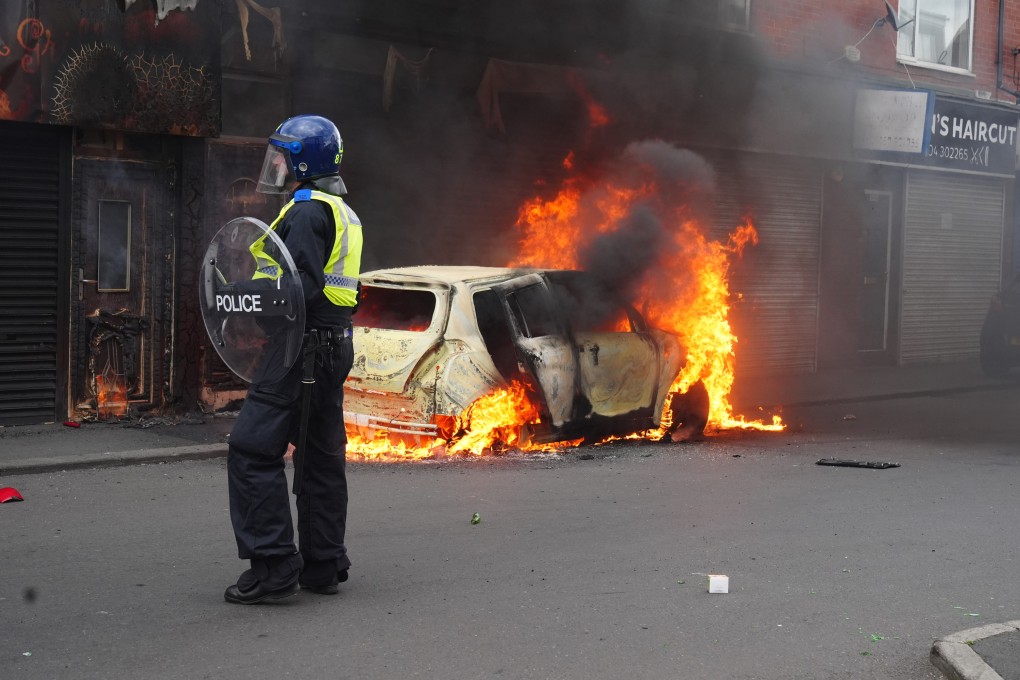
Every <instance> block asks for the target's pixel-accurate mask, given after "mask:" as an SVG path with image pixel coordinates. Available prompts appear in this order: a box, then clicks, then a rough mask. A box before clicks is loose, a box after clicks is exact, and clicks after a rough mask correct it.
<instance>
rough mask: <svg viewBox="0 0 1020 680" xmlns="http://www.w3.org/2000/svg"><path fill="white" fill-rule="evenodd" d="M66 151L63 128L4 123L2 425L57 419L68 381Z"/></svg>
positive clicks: (0, 128) (0, 149) (0, 182)
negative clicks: (63, 215)
mask: <svg viewBox="0 0 1020 680" xmlns="http://www.w3.org/2000/svg"><path fill="white" fill-rule="evenodd" d="M60 158H61V135H60V130H59V129H55V128H51V127H45V126H35V125H15V124H10V125H0V425H17V424H28V423H41V422H46V421H52V420H54V419H55V418H56V409H57V403H58V392H59V390H58V385H61V384H63V383H64V379H63V378H62V377H61V376H59V375H58V374H59V371H58V365H59V361H58V349H59V348H60V347H61V346H63V342H62V339H61V333H60V329H61V328H64V329H66V319H62V318H60V316H59V315H58V310H59V309H60V308H61V300H60V297H61V290H60V281H61V280H62V277H61V271H60V267H61V260H60V253H61V252H63V251H62V248H61V241H60V234H61V219H60V195H61V181H60ZM63 295H64V297H66V291H64V292H63ZM64 316H66V313H65V315H64ZM65 334H66V332H65Z"/></svg>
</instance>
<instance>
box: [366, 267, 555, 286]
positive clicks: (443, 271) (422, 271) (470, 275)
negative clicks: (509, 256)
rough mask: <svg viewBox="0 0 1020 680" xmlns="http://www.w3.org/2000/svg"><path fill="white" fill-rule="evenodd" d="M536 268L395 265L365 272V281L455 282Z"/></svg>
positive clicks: (505, 276)
mask: <svg viewBox="0 0 1020 680" xmlns="http://www.w3.org/2000/svg"><path fill="white" fill-rule="evenodd" d="M533 271H545V270H536V269H510V268H508V267H476V266H469V265H425V266H419V267H393V268H391V269H376V270H375V271H371V272H364V273H363V274H362V275H361V278H362V279H363V280H365V281H368V282H371V281H373V280H376V281H402V282H415V283H445V284H454V283H460V282H472V281H493V280H496V281H498V280H505V279H510V278H513V277H514V276H520V275H521V274H527V273H528V272H533Z"/></svg>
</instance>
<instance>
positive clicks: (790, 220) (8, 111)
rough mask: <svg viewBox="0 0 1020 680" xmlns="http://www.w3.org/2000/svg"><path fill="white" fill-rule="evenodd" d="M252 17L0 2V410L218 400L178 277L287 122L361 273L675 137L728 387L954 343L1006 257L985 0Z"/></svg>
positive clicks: (1002, 44) (1017, 83)
mask: <svg viewBox="0 0 1020 680" xmlns="http://www.w3.org/2000/svg"><path fill="white" fill-rule="evenodd" d="M273 4H274V6H273V7H267V6H265V5H264V4H262V3H259V2H256V1H255V0H240V1H239V2H234V1H231V2H224V1H222V0H153V2H125V3H114V2H105V1H103V0H92V1H89V2H77V1H74V2H72V1H70V0H35V1H29V0H22V1H16V2H8V3H5V4H4V6H3V9H0V40H2V42H0V179H2V181H0V259H2V264H3V266H2V267H0V277H3V283H5V284H6V285H4V286H2V287H0V425H9V424H19V423H39V422H50V421H60V420H64V419H67V418H103V417H109V416H123V415H139V414H142V413H146V412H162V411H165V410H167V409H182V410H190V409H194V408H203V409H221V408H230V407H231V406H232V404H233V403H234V402H235V400H237V399H239V398H240V397H241V396H243V388H244V385H243V384H240V383H239V382H238V380H237V379H236V378H234V377H233V376H232V375H231V374H230V372H229V371H228V370H227V369H226V368H225V367H224V366H223V365H222V363H221V362H220V361H219V360H218V358H217V357H216V355H215V352H213V351H212V350H211V349H210V348H208V347H207V346H206V335H205V331H204V327H203V325H202V320H201V316H200V314H199V312H198V304H197V301H198V295H197V284H198V264H199V262H200V260H201V258H202V256H203V254H204V249H205V246H206V244H208V242H209V240H210V239H211V237H212V236H213V234H215V232H216V231H217V230H218V228H219V227H220V226H221V225H222V224H225V223H226V222H227V221H229V220H230V219H232V218H233V217H236V216H240V215H251V216H254V217H258V218H260V219H263V220H266V221H269V220H271V219H272V217H273V215H275V213H276V212H277V209H278V207H279V204H278V203H276V202H275V201H273V200H271V199H267V197H265V196H263V195H260V194H257V193H256V192H255V191H254V185H255V183H254V177H255V175H256V174H257V172H258V169H259V166H260V162H261V157H262V153H263V150H264V144H265V137H266V135H267V134H268V132H269V131H271V130H272V128H273V127H274V126H275V125H276V124H278V123H279V122H280V121H281V120H283V119H284V118H286V117H287V116H289V115H293V114H296V113H307V112H315V113H320V114H322V115H326V116H328V117H330V118H332V119H334V120H335V121H337V123H338V125H339V126H340V129H341V133H342V134H343V136H344V138H345V142H346V144H345V146H346V151H345V159H344V169H343V172H344V178H345V181H346V183H347V185H348V187H349V189H350V190H351V196H350V201H351V204H352V206H354V207H355V209H356V210H357V211H358V213H359V215H361V216H362V218H363V219H364V220H365V223H366V249H365V258H366V260H365V263H364V267H365V268H366V269H371V268H375V267H381V266H397V265H407V264H464V263H474V264H490V265H499V264H504V263H505V262H506V261H507V260H508V257H509V254H510V250H511V248H510V246H511V245H512V241H513V238H514V232H513V229H512V225H513V223H514V220H515V217H516V211H517V210H518V209H519V207H520V206H521V205H522V203H523V202H524V201H525V200H526V199H527V198H529V197H531V196H533V195H534V194H535V192H536V191H539V190H541V188H542V187H543V186H545V187H548V186H553V185H554V184H555V182H556V181H558V179H559V178H560V177H561V176H562V174H563V172H564V169H563V163H562V161H563V159H564V158H565V157H566V156H567V155H568V154H569V153H570V152H571V150H573V149H577V148H582V147H585V146H587V148H588V149H596V148H604V149H610V148H619V147H621V146H623V145H624V144H626V143H627V142H628V141H631V140H634V139H643V138H650V137H655V138H662V139H666V140H669V141H671V142H673V143H675V144H677V145H682V146H684V147H686V148H690V149H693V150H695V151H697V152H698V153H699V154H700V155H702V156H703V157H704V158H705V159H706V160H708V161H709V162H710V163H711V164H712V166H713V167H714V168H715V170H716V172H717V174H718V188H717V192H716V195H715V199H714V209H715V217H716V224H717V225H718V228H719V230H720V233H724V232H725V230H726V229H727V228H729V227H732V225H733V224H735V223H736V222H738V221H739V219H740V217H741V216H743V215H746V214H751V215H753V218H754V223H755V226H756V228H757V229H758V231H759V234H760V239H759V245H758V246H757V247H755V248H754V249H752V250H750V251H748V252H746V253H745V256H744V260H743V261H742V262H741V263H740V264H739V266H735V267H734V270H733V273H732V276H733V281H732V288H733V289H734V290H736V291H739V292H740V293H741V296H740V298H739V300H735V301H734V306H733V310H732V318H733V321H734V324H735V326H736V331H737V334H738V336H739V337H741V338H742V341H741V342H740V343H739V345H738V350H737V351H738V355H737V360H738V367H739V369H740V370H741V371H742V372H744V373H746V372H768V373H783V372H810V371H815V370H818V369H819V368H823V367H830V366H846V367H850V366H857V365H861V364H867V363H874V362H880V363H889V364H908V363H917V362H939V361H958V360H967V359H971V358H974V357H976V356H977V352H978V333H979V330H980V324H981V319H982V316H983V313H984V310H985V308H986V306H987V304H988V299H989V297H990V296H991V294H992V293H993V292H994V291H995V290H997V289H998V287H999V286H1000V284H1001V283H1002V282H1003V280H1005V279H1006V278H1008V277H1009V276H1010V275H1012V273H1013V272H1014V271H1015V270H1016V268H1017V258H1016V257H1015V254H1014V252H1015V250H1016V248H1020V240H1018V239H1016V238H1015V236H1014V234H1015V231H1016V210H1015V207H1014V201H1015V197H1016V193H1017V192H1016V190H1015V189H1016V167H1017V163H1016V148H1017V146H1016V145H1017V140H1016V137H1017V126H1018V109H1017V100H1018V92H1017V90H1018V89H1020V73H1018V62H1017V59H1018V54H1020V3H1017V2H1014V1H1013V0H1001V2H991V3H979V2H976V0H958V1H956V2H947V1H945V0H901V1H900V2H899V3H896V2H892V3H890V9H888V10H887V3H885V2H878V1H877V0H852V1H848V2H836V1H835V0H815V1H814V2H811V1H808V0H698V1H697V2H695V1H693V0H681V1H678V2H675V3H660V2H651V1H649V2H621V1H619V0H590V2H586V3H577V2H572V1H571V0H556V1H555V2H542V3H530V2H525V3H499V2H495V1H494V0H493V1H489V0H479V1H477V2H472V3H462V4H458V3H451V2H446V1H442V0H428V1H424V0H391V1H390V2H387V3H377V2H352V3H313V2H310V1H308V0H280V1H279V2H277V3H273ZM334 5H335V6H334ZM593 101H595V102H597V103H598V104H599V105H601V106H603V107H604V108H605V110H606V112H607V114H608V116H609V119H610V120H611V121H612V122H611V123H610V124H608V125H606V126H604V128H602V129H601V130H600V131H599V132H598V133H596V134H597V135H600V136H597V137H596V138H594V139H593V138H592V137H591V134H592V133H591V126H590V117H589V116H588V115H587V112H588V110H589V107H590V105H591V104H592V102H593Z"/></svg>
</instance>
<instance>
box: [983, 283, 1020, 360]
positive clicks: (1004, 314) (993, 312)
mask: <svg viewBox="0 0 1020 680" xmlns="http://www.w3.org/2000/svg"><path fill="white" fill-rule="evenodd" d="M980 363H981V370H982V371H983V372H984V373H985V375H987V376H989V377H1001V376H1003V375H1005V374H1006V372H1007V371H1009V369H1011V368H1013V367H1014V366H1020V274H1017V275H1016V276H1015V277H1013V280H1012V281H1010V282H1009V283H1008V284H1007V285H1006V286H1005V287H1004V288H1003V289H1002V290H1000V291H999V292H998V293H996V294H995V295H993V296H992V299H991V302H990V303H989V305H988V311H987V312H986V313H985V320H984V323H983V324H982V326H981V340H980Z"/></svg>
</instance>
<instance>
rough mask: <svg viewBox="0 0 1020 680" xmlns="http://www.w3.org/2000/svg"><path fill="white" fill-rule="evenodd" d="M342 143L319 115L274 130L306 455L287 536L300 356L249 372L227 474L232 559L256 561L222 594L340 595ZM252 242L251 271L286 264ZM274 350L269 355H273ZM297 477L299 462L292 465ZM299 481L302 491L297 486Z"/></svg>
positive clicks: (344, 299)
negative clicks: (301, 320) (293, 290)
mask: <svg viewBox="0 0 1020 680" xmlns="http://www.w3.org/2000/svg"><path fill="white" fill-rule="evenodd" d="M342 157H343V140H342V139H341V137H340V133H339V131H338V130H337V128H336V126H335V125H334V124H333V123H332V122H330V121H329V120H327V119H326V118H323V117H321V116H309V115H303V116H295V117H293V118H289V119H287V120H285V121H284V122H283V123H281V124H280V126H279V127H278V128H277V129H276V132H274V133H273V134H272V135H271V136H270V137H269V144H268V147H267V149H266V156H265V160H264V162H263V166H262V173H261V176H260V178H259V183H258V191H260V192H262V193H275V194H285V193H288V192H290V191H293V195H292V198H291V200H290V202H289V203H287V204H286V205H285V206H284V207H283V209H282V210H281V211H280V214H279V216H278V217H277V218H276V220H275V221H274V222H273V224H272V225H271V228H272V229H273V230H275V231H276V233H277V234H278V235H279V237H280V238H281V240H282V241H283V243H284V244H285V245H286V246H287V250H288V251H289V252H290V254H291V256H292V258H293V260H294V265H295V268H296V269H297V271H298V273H299V274H300V276H301V284H302V287H303V290H304V296H305V309H306V314H305V317H306V322H305V325H306V328H305V340H304V342H305V346H304V348H303V352H304V353H305V354H304V357H305V358H306V359H307V360H308V361H309V363H308V364H307V365H308V367H309V370H311V368H310V367H311V366H312V365H313V363H311V362H314V384H311V385H310V389H311V390H312V393H311V408H310V409H308V413H307V416H306V417H307V428H306V430H305V441H306V444H307V445H306V446H304V447H302V448H303V451H298V452H297V453H296V454H295V455H299V456H301V457H302V458H301V461H302V466H301V467H302V470H301V472H300V477H301V480H300V482H297V483H296V484H295V493H296V494H297V513H298V523H297V527H298V538H299V543H298V545H297V546H295V544H294V527H293V525H292V520H291V512H290V497H289V494H288V489H287V477H286V473H285V471H284V455H285V453H286V451H287V448H288V443H291V442H298V441H299V439H300V437H299V429H301V427H300V426H301V410H302V409H301V404H302V399H301V395H302V372H303V364H305V362H304V361H302V360H298V361H296V362H295V364H294V366H293V367H292V368H291V370H290V371H289V372H288V373H287V375H286V376H285V377H284V378H282V379H280V380H275V381H272V382H266V381H262V380H260V379H259V377H258V376H256V378H255V380H254V381H253V382H252V384H251V386H250V388H249V390H248V394H247V398H246V399H245V401H244V406H243V407H242V408H241V412H240V414H239V415H238V418H237V421H236V423H235V424H234V427H233V430H232V431H231V433H230V446H229V450H228V454H227V477H228V484H229V493H230V519H231V523H232V524H233V528H234V536H235V538H236V539H237V549H238V556H239V557H240V558H241V559H247V560H250V561H251V568H250V569H248V570H246V571H244V572H243V573H242V574H241V576H240V578H238V580H237V583H235V584H234V585H231V586H230V587H228V588H227V590H226V592H225V593H224V598H225V599H226V600H227V602H232V603H236V604H255V603H258V602H264V601H266V600H273V599H279V598H282V597H287V596H289V595H293V594H295V593H297V592H298V590H299V589H300V588H305V589H308V590H310V591H312V592H315V593H320V594H334V593H336V592H338V584H339V583H341V582H343V581H346V580H347V570H348V568H349V567H350V566H351V561H350V559H349V558H348V557H347V548H346V546H345V545H344V533H345V529H346V522H347V477H346V473H345V461H344V455H345V446H346V436H345V434H344V423H343V410H342V409H343V383H344V380H345V379H346V378H347V374H348V373H349V372H350V370H351V365H352V363H353V360H354V349H353V346H352V344H351V331H352V325H351V314H352V313H353V310H354V308H355V307H356V305H357V288H358V277H359V275H360V267H361V245H362V235H361V221H360V220H359V219H358V216H357V215H355V214H354V211H353V210H351V209H350V207H348V206H347V204H346V203H345V202H344V201H343V199H342V198H341V196H343V195H344V194H346V193H347V189H346V187H345V186H344V183H343V180H341V179H340V174H339V173H340V160H341V158H342ZM260 247H261V244H260V243H257V244H255V245H254V246H253V247H252V249H251V250H252V253H253V254H254V255H255V256H256V259H257V260H258V261H259V270H258V273H257V274H256V277H259V276H261V277H268V278H274V277H277V276H280V275H281V273H282V271H281V269H280V268H279V266H274V265H276V263H274V262H272V260H271V259H270V258H269V257H268V256H266V255H265V254H264V253H261V252H260ZM268 354H271V352H268V353H267V355H268ZM295 475H296V476H297V475H298V470H297V468H295ZM298 486H300V490H298Z"/></svg>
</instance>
